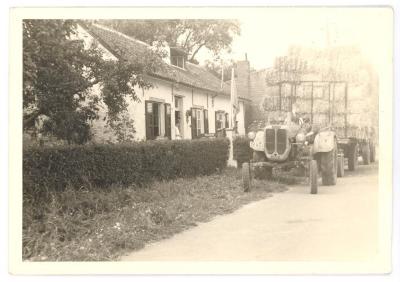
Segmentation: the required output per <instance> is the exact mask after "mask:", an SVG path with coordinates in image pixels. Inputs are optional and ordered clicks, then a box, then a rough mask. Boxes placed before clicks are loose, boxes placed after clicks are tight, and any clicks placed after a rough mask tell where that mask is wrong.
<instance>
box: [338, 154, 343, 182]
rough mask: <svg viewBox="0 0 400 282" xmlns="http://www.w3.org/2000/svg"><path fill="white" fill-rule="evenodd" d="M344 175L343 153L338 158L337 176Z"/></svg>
mask: <svg viewBox="0 0 400 282" xmlns="http://www.w3.org/2000/svg"><path fill="white" fill-rule="evenodd" d="M343 176H344V157H343V155H341V156H338V159H337V177H343Z"/></svg>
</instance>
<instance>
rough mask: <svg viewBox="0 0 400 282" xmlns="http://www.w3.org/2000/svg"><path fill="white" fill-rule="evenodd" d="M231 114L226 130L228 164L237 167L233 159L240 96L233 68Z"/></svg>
mask: <svg viewBox="0 0 400 282" xmlns="http://www.w3.org/2000/svg"><path fill="white" fill-rule="evenodd" d="M230 108H231V114H230V120H229V127H230V128H227V129H226V130H225V132H226V137H228V139H229V158H228V166H230V167H237V166H238V165H237V161H236V160H234V159H233V139H234V138H235V135H236V133H235V120H236V118H235V117H236V113H237V112H238V108H239V107H238V98H237V89H236V81H235V70H234V69H233V68H232V77H231V107H230Z"/></svg>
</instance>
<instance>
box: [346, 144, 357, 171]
mask: <svg viewBox="0 0 400 282" xmlns="http://www.w3.org/2000/svg"><path fill="white" fill-rule="evenodd" d="M347 163H348V166H349V170H350V171H354V170H356V169H357V166H358V145H357V144H355V145H354V146H351V147H350V148H349V153H348V162H347Z"/></svg>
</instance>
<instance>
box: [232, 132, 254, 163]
mask: <svg viewBox="0 0 400 282" xmlns="http://www.w3.org/2000/svg"><path fill="white" fill-rule="evenodd" d="M252 156H253V150H252V149H251V148H250V139H249V138H248V137H246V136H242V137H236V138H235V139H234V140H233V158H234V159H235V160H236V161H237V162H238V166H239V167H241V166H242V164H243V163H245V162H249V161H250V159H251V158H252Z"/></svg>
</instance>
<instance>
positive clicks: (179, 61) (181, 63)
mask: <svg viewBox="0 0 400 282" xmlns="http://www.w3.org/2000/svg"><path fill="white" fill-rule="evenodd" d="M170 56H171V57H170V59H171V65H173V66H177V67H179V68H181V69H184V68H185V59H186V56H187V54H186V52H185V51H184V50H182V49H181V48H178V47H170Z"/></svg>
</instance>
